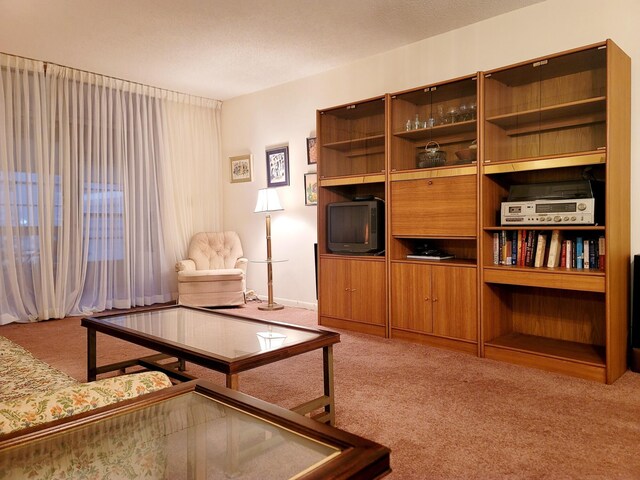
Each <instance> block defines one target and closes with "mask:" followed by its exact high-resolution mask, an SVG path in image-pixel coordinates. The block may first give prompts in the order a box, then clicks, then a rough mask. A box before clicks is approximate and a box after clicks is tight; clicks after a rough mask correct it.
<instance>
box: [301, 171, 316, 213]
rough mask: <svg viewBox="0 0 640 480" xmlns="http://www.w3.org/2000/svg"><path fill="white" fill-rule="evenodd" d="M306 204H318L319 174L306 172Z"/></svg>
mask: <svg viewBox="0 0 640 480" xmlns="http://www.w3.org/2000/svg"><path fill="white" fill-rule="evenodd" d="M304 204H305V205H318V174H317V173H305V174H304Z"/></svg>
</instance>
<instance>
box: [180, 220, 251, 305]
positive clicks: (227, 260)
mask: <svg viewBox="0 0 640 480" xmlns="http://www.w3.org/2000/svg"><path fill="white" fill-rule="evenodd" d="M242 255H243V253H242V244H241V243H240V237H238V234H237V233H236V232H200V233H196V234H195V235H194V236H193V238H192V239H191V242H190V243H189V251H188V253H187V256H188V257H189V258H188V259H186V260H182V261H180V262H178V263H177V264H176V271H177V272H178V303H179V304H181V305H193V306H198V307H222V306H233V305H242V304H244V303H245V289H246V275H247V259H246V258H243V257H242Z"/></svg>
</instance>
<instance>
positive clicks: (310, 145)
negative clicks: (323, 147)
mask: <svg viewBox="0 0 640 480" xmlns="http://www.w3.org/2000/svg"><path fill="white" fill-rule="evenodd" d="M316 163H318V147H317V144H316V137H309V138H307V165H315V164H316Z"/></svg>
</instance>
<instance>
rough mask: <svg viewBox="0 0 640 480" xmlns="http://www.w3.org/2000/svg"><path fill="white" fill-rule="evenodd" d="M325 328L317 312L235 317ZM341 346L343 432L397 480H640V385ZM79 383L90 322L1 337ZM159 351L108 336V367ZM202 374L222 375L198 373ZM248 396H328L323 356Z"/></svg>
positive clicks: (629, 376)
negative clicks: (367, 445)
mask: <svg viewBox="0 0 640 480" xmlns="http://www.w3.org/2000/svg"><path fill="white" fill-rule="evenodd" d="M233 313H235V314H240V315H245V316H247V317H256V318H265V319H269V320H275V321H282V322H287V323H295V324H299V325H305V326H316V323H317V316H316V312H313V311H310V310H303V309H297V308H285V309H284V310H281V311H276V312H262V311H258V310H257V305H256V304H255V303H249V304H248V305H247V306H246V307H242V308H237V309H233ZM340 333H341V342H340V343H339V344H338V345H336V346H335V347H334V375H335V394H336V421H337V426H338V427H339V428H342V429H344V430H347V431H349V432H352V433H355V434H358V435H361V436H363V437H366V438H369V439H371V440H374V441H376V442H379V443H381V444H383V445H386V446H388V447H389V448H390V449H391V465H392V468H393V473H392V474H391V475H390V476H389V477H388V478H394V479H423V478H425V479H426V478H440V479H458V478H471V479H475V478H478V479H492V478H536V479H538V478H549V479H574V478H575V479H588V478H594V479H595V478H598V479H601V478H617V479H639V478H640V374H636V373H632V372H627V373H625V374H624V375H623V376H622V377H621V378H620V379H619V380H618V381H617V382H616V383H614V384H613V385H601V384H598V383H594V382H589V381H586V380H580V379H575V378H571V377H567V376H563V375H559V374H553V373H548V372H543V371H538V370H533V369H528V368H524V367H519V366H516V365H509V364H506V363H500V362H495V361H492V360H487V359H482V358H476V357H474V356H470V355H465V354H462V353H457V352H453V351H448V350H443V349H437V348H432V347H428V346H424V345H417V344H412V343H408V342H403V341H399V340H390V339H384V338H378V337H373V336H368V335H363V334H356V333H351V332H346V331H340ZM0 335H3V336H5V337H7V338H9V339H11V340H13V341H15V342H16V343H18V344H20V345H22V346H23V347H25V348H27V349H28V350H30V351H31V352H32V353H33V354H34V355H35V356H37V357H38V358H41V359H42V360H44V361H46V362H47V363H49V364H51V365H53V366H55V367H57V368H59V369H60V370H63V371H64V372H66V373H68V374H69V375H71V376H73V377H75V378H77V379H78V380H82V381H84V380H85V375H86V370H85V368H86V334H85V329H84V328H82V327H81V326H80V319H78V318H66V319H62V320H53V321H47V322H40V323H35V324H10V325H5V326H2V327H0ZM147 352H148V350H146V349H144V348H142V347H137V346H135V345H131V344H128V343H127V342H124V341H122V340H118V339H115V338H111V337H108V336H105V335H102V334H98V364H99V365H100V364H104V363H107V362H115V361H119V360H123V359H126V358H130V357H133V356H140V355H142V354H145V353H147ZM187 371H188V372H189V373H191V374H192V375H195V376H198V377H202V378H207V379H210V380H212V381H214V382H216V383H218V384H221V385H223V384H224V377H223V375H222V374H219V373H216V372H212V371H210V370H207V369H205V368H202V367H199V366H197V365H193V364H187ZM240 390H241V391H242V392H244V393H247V394H249V395H253V396H255V397H258V398H261V399H263V400H266V401H268V402H271V403H275V404H277V405H281V406H283V407H287V408H290V407H293V406H294V405H297V404H299V403H302V402H304V401H306V400H308V399H309V398H312V397H315V396H317V395H319V394H320V393H321V391H322V353H321V350H318V351H314V352H310V353H306V354H303V355H299V356H297V357H293V358H290V359H287V360H283V361H281V362H278V363H275V364H271V365H267V366H264V367H260V368H257V369H255V370H252V371H250V372H246V373H243V374H241V375H240Z"/></svg>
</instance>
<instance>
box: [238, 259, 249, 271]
mask: <svg viewBox="0 0 640 480" xmlns="http://www.w3.org/2000/svg"><path fill="white" fill-rule="evenodd" d="M248 263H249V260H247V259H246V258H244V257H240V258H239V259H238V260H237V261H236V267H235V268H239V269H240V270H242V273H244V274H245V275H246V274H247V264H248Z"/></svg>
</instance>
